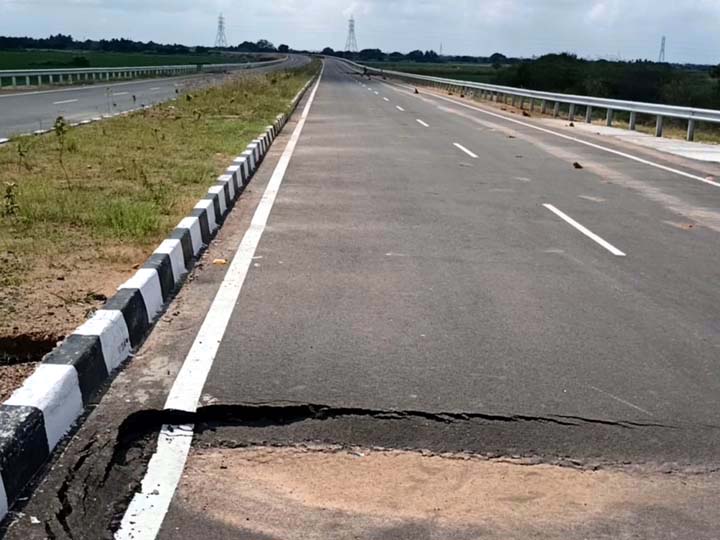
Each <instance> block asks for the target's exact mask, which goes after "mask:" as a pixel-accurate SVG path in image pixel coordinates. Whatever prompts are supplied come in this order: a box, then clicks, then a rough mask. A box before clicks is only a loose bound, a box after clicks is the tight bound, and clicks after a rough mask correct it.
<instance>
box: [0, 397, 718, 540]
mask: <svg viewBox="0 0 720 540" xmlns="http://www.w3.org/2000/svg"><path fill="white" fill-rule="evenodd" d="M181 424H194V425H195V442H194V445H193V446H194V448H196V449H209V448H215V449H225V450H233V449H239V448H248V447H250V448H252V447H256V446H262V445H263V444H271V445H273V446H278V447H285V448H292V447H295V446H297V445H303V444H316V443H317V444H334V445H338V446H339V447H340V448H351V447H355V446H358V447H363V448H387V449H396V450H412V451H420V450H421V451H423V452H430V453H433V452H434V453H445V452H457V453H466V454H467V455H474V456H479V457H482V458H484V459H495V460H497V459H508V460H515V464H518V463H522V464H525V465H541V464H543V465H552V466H561V467H562V468H571V469H576V470H580V471H583V470H584V471H596V470H620V469H622V470H627V469H628V466H630V465H633V466H634V465H637V466H638V467H640V468H641V470H643V471H645V472H647V471H648V470H652V471H653V472H656V473H657V472H661V473H663V474H667V473H672V474H681V475H685V476H688V477H691V476H694V475H697V474H709V473H711V472H712V471H713V470H717V466H716V465H717V464H718V463H720V459H715V460H707V459H705V460H704V461H702V463H703V465H702V466H700V465H699V464H698V463H699V461H698V463H693V464H688V465H682V464H681V463H680V462H679V460H673V459H669V460H660V461H657V462H653V460H651V459H644V460H643V459H639V460H638V461H637V463H634V462H631V461H629V460H627V459H623V458H622V457H621V456H619V455H618V456H615V457H613V456H612V454H610V456H609V457H607V452H596V451H593V452H592V453H586V454H583V453H582V452H580V453H579V454H578V455H573V453H572V452H570V451H569V450H571V449H575V448H577V447H579V446H581V445H578V444H577V441H579V440H585V439H588V440H594V439H597V440H605V441H609V442H608V443H607V444H608V445H610V446H617V445H616V443H614V442H613V441H614V440H616V439H617V440H621V441H625V442H626V441H628V440H632V441H634V442H635V443H637V442H638V441H661V442H660V443H659V444H660V446H663V445H666V444H667V440H666V439H667V437H670V439H671V440H672V441H679V442H678V445H679V446H680V444H681V442H682V441H684V437H686V435H687V430H688V429H697V430H703V431H704V432H706V433H711V434H712V433H716V432H718V429H717V427H714V426H693V427H688V426H675V425H670V424H662V423H641V422H634V421H613V420H603V419H592V418H582V417H576V416H565V415H558V416H555V415H551V416H527V415H497V414H484V413H474V412H439V413H438V412H426V411H418V410H406V411H403V410H382V409H366V408H355V407H333V406H330V405H322V404H311V403H281V404H276V403H253V404H250V403H242V404H228V405H222V404H221V405H211V406H207V407H202V408H200V409H198V411H197V412H196V413H187V412H183V411H172V410H152V409H150V410H142V411H138V412H136V413H133V414H131V415H129V416H128V417H127V418H125V419H124V421H123V422H122V423H121V424H120V425H119V427H118V429H117V431H116V432H115V433H113V432H107V431H106V432H105V433H96V434H95V435H93V436H90V437H88V438H87V440H86V442H85V444H84V445H83V446H82V447H80V448H79V449H78V450H77V451H76V452H75V453H74V454H73V455H72V461H71V462H70V463H65V466H64V475H63V477H62V479H61V480H59V481H58V484H57V486H55V487H52V486H50V487H48V488H46V490H45V491H47V493H48V497H51V501H52V502H51V503H49V504H46V509H43V512H45V513H44V514H42V515H41V516H39V517H40V519H41V522H43V523H44V527H42V528H40V527H35V528H34V529H32V530H34V531H37V532H38V536H37V538H50V539H80V538H93V539H98V538H108V539H110V538H112V537H113V534H114V531H115V530H117V527H118V526H119V523H120V520H121V519H122V516H123V514H124V512H125V510H126V508H127V505H128V504H129V501H130V499H131V498H132V496H133V495H134V493H135V492H136V491H137V490H138V489H139V487H140V482H141V480H142V478H143V477H144V475H145V472H146V469H147V464H148V461H149V460H150V457H151V456H152V455H153V453H154V451H155V447H156V442H157V434H158V432H159V431H160V429H161V427H162V426H164V425H181ZM541 434H542V435H541ZM543 437H545V438H543ZM551 442H552V444H553V445H556V446H553V445H551ZM716 443H717V441H716V440H715V441H714V442H712V443H708V445H709V446H712V447H713V448H717V444H716ZM590 446H593V444H592V443H590ZM594 446H597V445H594ZM625 446H627V445H625ZM650 446H651V447H652V444H651V445H650ZM671 446H672V445H671ZM650 449H652V448H650ZM643 452H645V453H643ZM643 452H641V455H645V456H647V454H648V453H651V452H650V451H649V450H648V449H647V448H645V449H644V450H643ZM600 455H603V458H599V456H600ZM66 458H67V459H68V460H69V459H70V456H66ZM713 463H714V465H713ZM631 468H632V467H631ZM53 493H54V494H55V495H54V496H52V495H51V494H53ZM17 532H18V533H19V534H18V535H15V536H13V529H11V530H10V531H9V533H8V538H9V539H10V540H13V539H15V538H17V539H20V538H22V539H23V540H25V539H28V538H35V536H32V535H30V536H28V534H27V531H26V530H24V529H23V532H20V529H17Z"/></svg>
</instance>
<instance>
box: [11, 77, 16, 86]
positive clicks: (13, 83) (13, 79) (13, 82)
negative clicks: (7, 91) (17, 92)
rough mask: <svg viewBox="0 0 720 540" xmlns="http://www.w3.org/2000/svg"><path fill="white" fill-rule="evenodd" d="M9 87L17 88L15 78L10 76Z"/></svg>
mask: <svg viewBox="0 0 720 540" xmlns="http://www.w3.org/2000/svg"><path fill="white" fill-rule="evenodd" d="M11 86H12V87H13V88H17V77H15V75H13V76H12V83H11Z"/></svg>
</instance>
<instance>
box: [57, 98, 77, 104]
mask: <svg viewBox="0 0 720 540" xmlns="http://www.w3.org/2000/svg"><path fill="white" fill-rule="evenodd" d="M78 101H80V100H79V99H65V100H63V101H54V102H53V105H65V104H66V103H77V102H78Z"/></svg>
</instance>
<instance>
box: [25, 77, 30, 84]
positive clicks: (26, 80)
mask: <svg viewBox="0 0 720 540" xmlns="http://www.w3.org/2000/svg"><path fill="white" fill-rule="evenodd" d="M25 85H26V86H30V75H28V76H27V77H25Z"/></svg>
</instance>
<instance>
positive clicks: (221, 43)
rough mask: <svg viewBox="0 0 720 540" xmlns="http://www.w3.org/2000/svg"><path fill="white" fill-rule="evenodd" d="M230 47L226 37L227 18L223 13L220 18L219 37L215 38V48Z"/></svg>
mask: <svg viewBox="0 0 720 540" xmlns="http://www.w3.org/2000/svg"><path fill="white" fill-rule="evenodd" d="M227 46H228V42H227V36H226V35H225V17H223V14H222V13H221V14H220V16H219V17H218V27H217V36H216V37H215V47H216V48H218V49H224V48H226V47H227Z"/></svg>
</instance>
